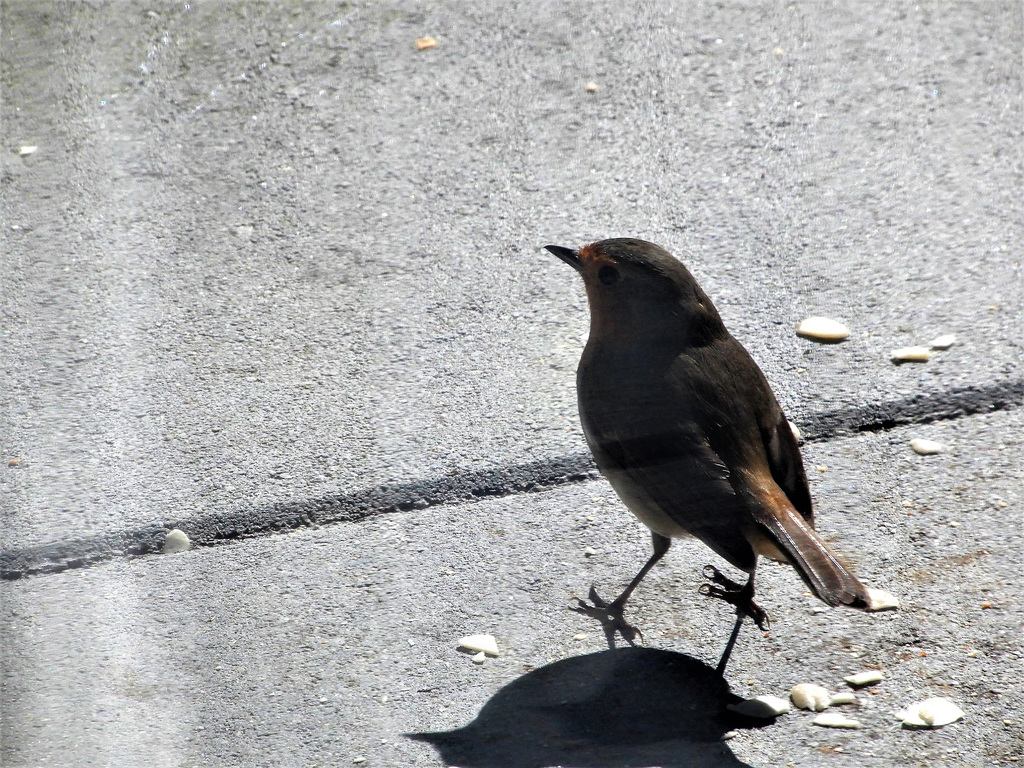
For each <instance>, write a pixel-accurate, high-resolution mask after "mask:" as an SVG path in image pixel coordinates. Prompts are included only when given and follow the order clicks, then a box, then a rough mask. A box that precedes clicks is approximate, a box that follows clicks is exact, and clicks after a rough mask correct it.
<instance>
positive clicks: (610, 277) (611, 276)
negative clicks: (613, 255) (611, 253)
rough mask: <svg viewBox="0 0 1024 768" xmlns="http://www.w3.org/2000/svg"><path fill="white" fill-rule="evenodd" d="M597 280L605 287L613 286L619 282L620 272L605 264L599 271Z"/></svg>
mask: <svg viewBox="0 0 1024 768" xmlns="http://www.w3.org/2000/svg"><path fill="white" fill-rule="evenodd" d="M597 279H598V280H600V281H601V282H602V283H604V284H605V285H611V284H612V283H617V282H618V281H619V270H617V269H616V268H615V267H613V266H611V265H610V264H605V265H604V266H603V267H601V268H600V269H599V270H598V271H597Z"/></svg>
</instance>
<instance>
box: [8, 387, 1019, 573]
mask: <svg viewBox="0 0 1024 768" xmlns="http://www.w3.org/2000/svg"><path fill="white" fill-rule="evenodd" d="M1021 405H1024V381H1021V380H1008V381H1002V382H996V383H993V384H989V385H986V386H977V387H973V386H972V387H959V388H956V389H951V390H948V391H946V392H940V393H934V394H924V393H922V394H920V395H914V396H912V397H907V398H902V399H897V400H886V401H879V402H874V403H868V404H865V405H862V406H856V407H850V408H842V409H836V410H832V411H823V412H820V413H809V414H807V415H806V416H804V417H803V418H800V420H799V426H800V430H801V432H802V433H803V437H804V440H805V441H806V442H822V441H826V440H830V439H834V438H837V437H842V436H844V435H849V434H856V433H858V432H877V431H882V430H887V429H893V428H895V427H899V426H906V425H910V424H927V423H930V422H935V421H946V420H950V419H958V418H963V417H965V416H971V415H975V414H984V413H992V412H994V411H1000V410H1008V409H1012V408H1018V407H1020V406H1021ZM599 476H600V475H599V473H598V471H597V467H596V465H595V464H594V461H593V459H592V458H591V456H590V454H587V453H576V454H572V455H569V456H559V457H554V458H550V459H541V460H538V461H532V462H527V463H523V464H514V465H510V466H507V467H499V468H496V469H484V470H470V471H466V472H460V473H455V474H451V475H448V476H446V477H441V478H431V479H425V480H415V481H411V482H404V483H395V484H391V485H381V486H377V487H374V488H369V489H363V490H357V491H352V492H349V493H340V494H337V495H330V496H323V497H320V498H313V499H306V500H303V501H297V502H284V503H280V504H273V505H269V506H267V507H262V508H259V507H240V508H237V509H234V510H230V511H227V512H217V511H214V512H209V513H205V514H201V515H196V516H193V517H187V518H180V519H177V520H165V521H161V522H158V523H150V524H147V525H143V526H139V527H137V528H133V529H129V530H124V531H117V532H114V533H109V534H101V535H98V536H89V537H82V538H77V539H68V540H66V541H63V542H55V543H48V544H40V545H36V546H30V547H23V548H17V549H9V550H5V551H3V552H0V579H4V580H13V579H18V578H22V577H24V576H33V575H40V574H47V573H59V572H61V571H65V570H68V569H70V568H82V567H86V566H90V565H95V564H97V563H102V562H105V561H107V560H111V559H113V558H117V557H140V556H143V555H151V554H159V553H160V552H161V551H162V548H163V542H164V538H165V536H166V534H167V531H168V530H169V529H171V528H179V529H181V530H183V531H184V532H185V533H186V534H188V536H189V539H190V540H191V542H192V545H193V546H217V545H221V544H227V543H231V542H233V541H236V540H239V539H246V538H252V537H255V536H264V535H268V534H272V533H282V532H287V531H291V530H295V529H297V528H305V527H310V526H316V525H330V524H334V523H344V522H354V521H358V520H363V519H365V518H368V517H373V516H377V515H383V514H389V513H392V512H404V511H410V510H416V509H427V508H428V507H434V506H443V505H449V504H461V503H466V502H469V501H473V500H476V499H481V498H494V497H502V496H511V495H514V494H518V493H531V492H536V491H543V490H549V489H552V488H557V487H559V486H563V485H569V484H573V483H580V482H585V481H588V480H594V479H596V478H598V477H599Z"/></svg>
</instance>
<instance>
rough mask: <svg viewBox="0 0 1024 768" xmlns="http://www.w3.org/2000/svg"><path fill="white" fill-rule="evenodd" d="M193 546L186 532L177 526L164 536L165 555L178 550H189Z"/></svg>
mask: <svg viewBox="0 0 1024 768" xmlns="http://www.w3.org/2000/svg"><path fill="white" fill-rule="evenodd" d="M191 546H192V542H191V541H189V540H188V536H187V535H185V532H184V531H182V530H180V529H178V528H175V529H174V530H173V531H169V532H168V534H167V535H166V536H165V537H164V548H163V550H162V551H163V553H164V554H165V555H173V554H176V553H178V552H188V549H189V547H191Z"/></svg>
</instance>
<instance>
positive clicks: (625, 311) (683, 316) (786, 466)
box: [547, 239, 869, 640]
mask: <svg viewBox="0 0 1024 768" xmlns="http://www.w3.org/2000/svg"><path fill="white" fill-rule="evenodd" d="M547 249H548V250H549V251H551V252H552V253H553V254H555V255H556V256H558V257H559V258H560V259H562V260H563V261H565V262H566V263H568V264H570V265H571V266H572V267H574V268H575V269H576V270H577V271H578V272H579V273H580V274H581V275H582V277H583V280H584V283H585V285H586V291H587V298H588V301H589V304H590V312H591V328H590V339H589V341H588V343H587V346H586V349H585V350H584V352H583V357H582V359H581V360H580V364H579V369H578V372H577V389H578V397H579V409H580V419H581V420H582V423H583V431H584V433H585V434H586V437H587V442H588V444H589V445H590V448H591V450H592V451H593V454H594V459H595V460H596V462H597V465H598V467H599V468H600V469H601V472H602V473H603V474H604V475H605V476H606V477H607V478H608V480H609V482H610V483H611V485H612V487H613V488H614V489H615V491H616V492H617V493H618V495H619V497H620V498H621V499H622V500H623V502H625V504H626V506H628V507H629V508H630V510H631V511H632V512H633V513H634V514H635V515H636V516H637V517H638V518H639V519H640V520H641V521H642V522H643V523H644V524H645V525H647V527H648V528H650V529H651V531H652V535H653V538H654V555H653V556H652V557H651V559H650V560H649V561H648V563H647V564H646V565H645V566H644V568H643V569H642V570H641V571H640V573H639V574H637V577H636V578H635V579H634V580H633V582H632V583H631V584H630V585H629V586H628V587H627V588H626V590H625V591H624V592H623V594H622V595H620V596H619V598H617V599H616V600H615V601H613V602H612V603H610V604H606V603H604V602H603V601H601V600H600V598H599V597H598V596H597V594H596V592H594V591H593V590H591V600H592V601H593V602H594V603H595V604H596V609H592V608H591V607H590V606H587V605H586V604H585V603H583V602H582V601H580V602H581V605H583V606H584V607H585V608H586V609H587V610H588V611H594V612H595V613H598V614H605V615H610V616H612V617H613V618H614V620H615V628H616V629H618V630H619V631H621V632H622V633H623V635H624V636H625V637H626V638H627V639H628V640H632V638H633V637H634V636H635V634H636V630H635V629H634V628H633V627H631V626H630V625H629V624H627V623H626V622H625V620H624V619H623V618H622V607H623V606H624V605H625V602H626V600H627V599H628V598H629V595H630V594H631V593H632V591H633V589H634V588H635V587H636V585H637V584H639V582H640V580H641V579H642V578H643V577H644V575H645V574H646V573H647V571H648V570H649V569H650V568H651V567H652V566H653V565H654V564H655V563H656V562H657V561H658V560H659V559H660V558H661V556H662V555H664V553H665V552H666V551H668V548H669V545H670V543H671V539H672V538H677V537H680V536H684V535H692V536H695V537H697V538H698V539H700V540H701V541H703V542H704V543H705V544H707V545H708V546H709V547H710V548H711V549H713V550H714V551H715V552H717V553H718V554H719V555H720V556H721V557H723V558H724V559H725V560H727V561H728V562H730V563H731V564H732V565H734V566H735V567H737V568H739V569H741V570H743V571H746V572H747V573H749V574H750V578H749V580H748V581H747V583H746V584H745V585H744V586H742V587H741V586H740V585H738V584H735V583H733V582H731V581H729V580H728V579H726V578H725V577H724V576H722V575H721V574H720V573H718V572H717V570H715V569H714V568H710V567H709V569H706V571H707V576H708V578H709V579H710V580H711V582H712V583H710V584H706V585H705V586H704V587H703V588H702V591H703V592H704V593H705V594H710V595H712V596H715V597H720V598H723V599H725V600H727V601H729V602H730V603H733V604H735V605H736V606H737V608H738V609H739V610H741V611H743V612H745V613H747V614H748V615H750V616H752V617H753V618H754V619H755V620H756V621H757V622H758V624H759V625H761V626H762V628H765V627H766V626H767V614H765V612H764V611H763V610H762V609H761V608H760V607H759V606H758V605H757V604H756V603H755V602H754V601H753V596H754V572H755V569H756V566H757V558H758V556H759V555H764V556H766V557H771V558H773V559H776V560H781V561H784V562H788V563H791V564H792V565H793V566H794V567H795V568H796V570H797V572H798V573H799V574H800V576H801V577H802V578H803V580H804V581H805V582H806V583H807V585H808V586H809V587H810V588H811V590H812V591H813V592H814V594H815V595H817V596H818V597H819V598H821V600H823V601H824V602H825V603H827V604H828V605H833V606H834V605H846V606H851V607H854V608H866V607H868V604H869V597H868V592H867V588H866V587H865V586H864V585H863V584H862V583H861V582H860V581H859V580H858V579H857V577H856V576H854V575H853V574H852V573H851V572H850V571H849V569H848V568H847V567H846V566H845V565H844V564H843V563H842V562H840V560H839V559H838V558H836V557H835V555H833V554H832V552H831V551H830V550H829V548H828V547H827V546H826V545H825V542H824V541H822V539H821V537H820V536H819V535H818V534H817V533H816V532H815V531H814V513H813V511H812V508H811V497H810V493H809V491H808V488H807V478H806V476H805V474H804V468H803V460H802V459H801V456H800V450H799V448H798V447H797V443H796V439H795V438H794V436H793V433H792V431H791V430H790V427H789V423H788V422H787V420H786V417H785V415H784V414H783V412H782V409H781V408H780V407H779V404H778V401H777V400H776V399H775V395H774V394H773V392H772V390H771V387H770V386H769V385H768V382H767V380H766V379H765V377H764V374H763V373H762V372H761V369H760V368H758V366H757V364H756V363H755V362H754V361H753V359H752V358H751V357H750V355H749V354H748V353H747V351H746V350H745V349H744V348H743V346H742V345H741V344H740V343H739V342H738V341H736V339H734V338H733V337H732V336H731V335H730V334H729V332H728V331H727V330H726V328H725V325H724V324H723V323H722V319H721V317H720V316H719V314H718V311H717V310H716V309H715V306H714V304H713V303H712V302H711V300H710V299H709V298H708V296H707V294H705V293H704V291H703V290H701V288H700V286H699V285H698V284H697V281H696V280H694V278H693V276H692V275H691V274H690V273H689V271H687V269H686V267H684V266H683V265H682V264H681V263H680V262H679V261H678V260H676V259H675V258H674V257H673V256H671V255H670V254H669V253H668V252H667V251H665V250H664V249H662V248H660V247H658V246H657V245H654V244H653V243H648V242H645V241H643V240H633V239H614V240H602V241H600V242H597V243H593V244H591V245H588V246H585V247H583V248H580V249H579V250H578V251H576V250H572V249H569V248H562V247H559V246H547Z"/></svg>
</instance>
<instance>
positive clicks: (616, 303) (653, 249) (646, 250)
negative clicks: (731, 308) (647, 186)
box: [545, 238, 725, 342]
mask: <svg viewBox="0 0 1024 768" xmlns="http://www.w3.org/2000/svg"><path fill="white" fill-rule="evenodd" d="M545 247H546V248H547V250H548V251H550V252H551V253H553V254H554V255H555V256H557V257H558V258H560V259H561V260H562V261H564V262H565V263H566V264H568V265H569V266H571V267H573V268H574V269H575V270H576V271H577V272H579V273H580V275H581V276H582V277H583V282H584V284H585V286H586V290H587V299H588V301H589V303H590V315H591V334H592V335H593V334H595V333H596V334H598V335H609V334H616V335H618V334H625V335H631V336H636V335H638V334H644V333H648V332H652V333H658V332H662V331H664V330H665V329H667V328H675V329H678V330H680V331H682V332H684V334H685V335H686V336H687V337H688V338H689V339H690V341H691V342H699V339H700V338H701V337H704V336H706V335H708V333H711V334H712V335H714V334H716V333H717V331H718V329H719V328H721V330H722V331H723V332H724V330H725V329H724V326H722V320H721V317H719V315H718V311H717V310H716V309H715V306H714V304H712V303H711V299H709V298H708V296H707V294H706V293H704V291H703V290H702V289H701V287H700V286H699V285H698V284H697V281H696V280H694V278H693V275H691V274H690V272H689V271H688V270H687V269H686V267H684V266H683V264H682V262H680V261H679V260H678V259H676V258H675V257H674V256H672V254H670V253H669V252H668V251H666V250H665V249H664V248H662V247H660V246H657V245H655V244H654V243H649V242H647V241H646V240H635V239H632V238H615V239H612V240H600V241H598V242H596V243H591V244H590V245H585V246H583V247H582V248H580V249H579V250H573V249H571V248H563V247H562V246H558V245H548V246H545Z"/></svg>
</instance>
